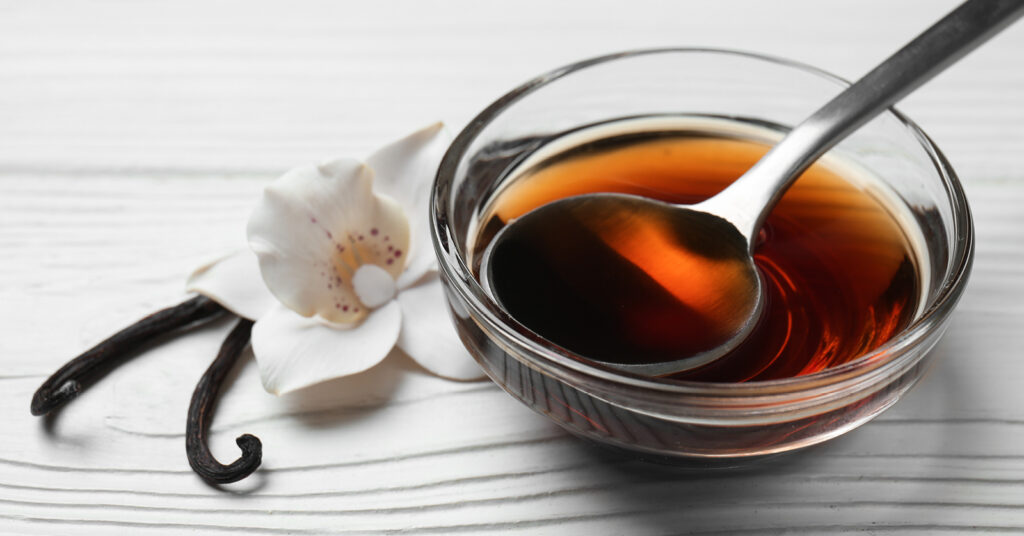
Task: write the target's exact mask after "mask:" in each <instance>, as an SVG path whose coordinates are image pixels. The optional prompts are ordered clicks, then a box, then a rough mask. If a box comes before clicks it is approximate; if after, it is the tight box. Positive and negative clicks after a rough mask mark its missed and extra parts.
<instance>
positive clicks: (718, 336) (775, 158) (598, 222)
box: [481, 0, 1024, 376]
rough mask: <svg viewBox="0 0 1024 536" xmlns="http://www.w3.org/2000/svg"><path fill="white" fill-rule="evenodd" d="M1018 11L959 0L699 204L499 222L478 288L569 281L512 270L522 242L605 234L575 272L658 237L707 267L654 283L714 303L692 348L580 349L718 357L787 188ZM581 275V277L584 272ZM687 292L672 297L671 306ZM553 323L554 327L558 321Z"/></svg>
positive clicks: (757, 307) (587, 204)
mask: <svg viewBox="0 0 1024 536" xmlns="http://www.w3.org/2000/svg"><path fill="white" fill-rule="evenodd" d="M1022 14H1024V0H969V1H967V2H965V3H963V4H962V5H960V6H959V7H958V8H956V9H955V10H954V11H953V12H951V13H949V14H948V15H946V16H945V17H944V18H943V19H942V20H940V21H939V22H937V23H936V24H935V25H933V26H932V27H930V28H929V29H927V30H926V31H925V32H924V33H922V34H921V35H920V36H918V37H917V38H916V39H914V40H913V41H911V42H910V43H909V44H907V45H906V46H904V47H903V48H902V49H900V50H899V51H898V52H896V53H895V54H893V55H892V56H891V57H890V58H889V59H887V60H886V61H884V62H883V63H882V64H880V65H878V66H877V67H875V69H874V70H872V71H871V72H869V73H868V74H867V75H865V76H864V77H863V78H861V79H860V80H859V81H857V82H856V83H855V84H853V85H852V86H850V87H849V88H848V89H846V91H843V92H842V93H840V94H839V95H838V96H837V97H835V98H833V99H832V100H831V101H829V102H828V103H827V104H825V105H824V106H823V107H821V108H820V109H819V110H818V111H816V112H814V113H813V114H812V115H811V116H810V117H808V118H807V119H806V120H804V121H803V122H802V123H800V124H799V125H797V127H796V128H794V129H793V130H792V131H790V132H789V134H788V135H787V136H786V137H785V138H783V139H782V141H780V142H779V143H778V145H776V146H775V147H774V148H773V149H772V150H771V151H769V152H768V153H767V154H766V155H765V156H764V157H763V158H762V159H761V160H760V161H758V162H757V163H756V164H755V165H754V166H753V167H752V168H750V170H748V171H747V172H746V173H744V174H743V176H741V177H740V178H739V179H737V180H736V181H735V182H734V183H732V184H731V185H730V186H729V187H728V188H726V189H725V190H723V191H722V192H720V193H719V194H718V195H716V196H714V197H712V198H711V199H708V200H706V201H704V202H701V203H698V204H695V205H673V204H669V203H663V202H659V201H655V200H652V199H647V198H642V197H637V196H631V195H624V194H611V193H603V194H590V195H581V196H576V197H570V198H566V199H562V200H559V201H555V202H552V203H549V204H547V205H544V206H542V207H539V208H537V209H535V210H533V211H531V212H529V213H527V214H525V215H523V216H522V217H520V218H518V219H516V220H513V221H511V222H509V224H508V225H507V226H506V227H504V228H503V229H502V230H501V232H499V233H498V234H497V235H496V236H495V237H494V239H493V240H492V242H491V243H490V245H489V246H488V248H487V250H486V251H485V253H484V257H483V262H482V265H481V282H482V284H483V286H484V288H485V289H486V290H487V291H488V292H489V293H490V294H491V296H492V297H493V298H494V299H495V300H496V301H497V302H498V303H499V304H500V305H502V306H503V307H505V308H506V309H510V307H508V305H509V304H510V303H512V302H516V301H517V300H519V299H520V297H519V296H518V295H516V294H517V290H521V289H523V288H530V287H529V286H530V285H549V287H548V288H557V285H564V284H566V282H567V281H568V282H569V283H570V284H571V280H560V281H539V280H538V276H537V274H536V273H535V272H532V271H530V270H522V268H523V266H524V265H523V263H524V262H530V261H529V259H523V258H522V252H523V251H524V249H523V248H524V246H529V245H531V244H536V243H540V242H543V241H545V240H546V241H548V242H549V244H550V241H551V240H552V238H551V237H552V236H553V235H557V236H558V239H559V240H560V242H558V244H556V245H554V246H551V247H556V248H558V247H563V246H565V245H567V244H572V245H577V244H588V243H594V242H595V240H594V237H601V239H602V240H603V242H600V243H601V244H607V243H608V237H609V236H612V237H613V239H612V240H613V241H616V244H617V245H615V247H612V248H605V247H602V246H596V247H591V246H587V247H581V249H580V250H579V253H578V255H577V256H576V257H575V258H573V259H572V262H573V263H574V265H575V266H576V267H577V268H580V267H582V269H583V270H584V271H585V270H602V269H603V266H602V265H606V264H607V263H608V262H609V260H610V259H611V262H616V259H615V258H613V256H619V255H620V254H622V252H623V251H624V250H628V251H645V250H644V249H643V248H644V247H646V246H656V245H657V244H665V243H669V244H671V245H672V248H671V249H672V250H675V251H677V252H678V251H679V250H681V251H683V255H684V257H685V258H684V257H680V258H679V262H680V263H697V264H698V265H702V266H705V267H713V268H709V269H705V270H700V271H699V273H698V271H696V270H695V271H691V272H690V273H689V274H687V273H685V271H683V270H680V271H681V272H683V273H679V274H676V275H677V276H678V277H677V278H676V280H675V281H668V282H666V279H668V278H664V277H663V278H661V280H660V282H661V283H662V284H663V285H664V290H665V291H666V292H668V293H669V294H674V295H675V296H682V295H684V294H686V293H687V292H691V291H689V290H686V289H684V288H683V287H685V286H686V285H687V284H688V285H689V287H688V288H693V287H694V285H693V283H694V282H693V281H689V282H687V281H685V280H686V279H687V278H692V277H699V278H700V281H698V282H697V283H699V286H700V288H702V289H704V290H705V291H710V292H711V293H712V294H713V295H716V296H719V297H721V298H722V299H719V300H707V299H705V300H704V302H706V303H703V304H702V305H701V306H700V307H696V308H695V313H696V314H695V315H694V318H696V319H700V320H701V322H703V324H702V326H704V327H702V328H700V329H701V330H700V331H699V332H695V333H696V334H698V335H699V337H697V338H699V339H701V341H700V342H701V345H700V346H699V347H696V348H692V349H690V350H689V352H690V354H689V355H685V356H672V360H670V361H662V362H651V363H647V362H637V363H628V364H624V363H618V362H610V361H606V360H604V359H602V358H601V357H597V356H590V355H585V354H584V356H585V357H588V358H593V359H595V360H598V361H602V362H603V363H604V364H606V365H608V366H610V367H614V368H618V369H622V370H627V371H630V372H634V373H638V374H644V375H651V376H660V375H666V374H671V373H676V372H682V371H686V370H690V369H693V368H696V367H699V366H701V365H704V364H707V363H709V362H711V361H713V360H715V359H717V358H719V357H721V356H722V355H724V354H726V353H727V352H729V351H730V350H732V349H733V348H735V347H736V346H737V345H738V344H740V343H741V342H742V341H743V340H744V338H746V336H747V335H748V334H749V333H750V332H751V330H752V329H753V328H754V326H755V324H756V323H757V320H758V317H759V316H760V314H761V310H762V309H763V307H764V301H765V296H764V289H763V288H762V283H761V278H760V276H759V275H758V271H757V268H756V267H755V265H754V261H753V257H752V250H753V240H752V239H753V238H754V237H756V235H757V233H758V231H759V230H760V228H761V225H762V223H763V222H764V220H765V217H766V216H767V215H768V213H769V212H771V210H772V208H773V207H774V206H775V204H776V203H777V202H778V201H779V199H780V198H781V197H782V195H783V193H784V192H785V191H786V190H787V188H789V186H790V185H791V184H792V183H793V182H794V181H795V180H796V178H797V177H798V176H799V175H800V174H801V173H802V172H803V171H804V170H805V169H807V167H808V166H810V165H811V164H812V163H813V162H814V161H815V160H816V159H817V158H818V157H819V156H821V155H822V154H823V153H824V152H825V151H827V150H828V149H830V148H831V147H832V146H834V145H835V144H836V143H838V142H839V141H841V140H842V139H844V138H845V137H846V136H847V135H849V134H850V133H851V132H853V131H854V130H856V129H857V128H859V127H860V126H861V125H863V124H864V123H866V122H867V121H868V120H870V119H872V118H874V117H875V116H876V115H878V114H879V113H881V112H882V111H883V110H885V109H886V108H888V107H889V106H890V105H892V104H893V103H895V102H896V101H898V100H900V99H901V98H902V97H904V96H905V95H907V94H908V93H910V92H911V91H913V90H914V89H916V88H917V87H918V86H920V85H921V84H923V83H924V82H926V81H928V80H929V79H931V78H932V77H933V76H935V75H936V74H938V73H939V72H941V71H943V70H944V69H945V68H946V67H948V66H949V65H951V64H952V63H954V62H956V61H957V60H959V59H960V58H961V57H963V56H964V55H966V54H967V53H968V52H970V51H971V50H973V49H974V48H975V47H977V46H979V45H980V44H981V43H983V42H985V41H986V40H988V39H989V38H990V37H992V36H993V35H995V34H996V33H999V32H1000V31H1001V30H1003V29H1004V28H1006V27H1007V26H1009V25H1010V24H1011V23H1012V22H1013V21H1015V20H1016V19H1017V18H1018V17H1020V16H1021V15H1022ZM643 240H646V241H647V242H646V243H643V244H641V243H640V242H639V241H643ZM572 247H576V246H572ZM665 250H666V249H665V248H663V251H665ZM677 255H678V253H677ZM626 256H627V257H629V258H628V261H629V263H631V266H636V267H637V268H639V269H640V270H641V271H642V272H643V273H645V274H650V273H651V272H652V271H660V272H662V273H664V272H665V266H664V265H665V259H664V258H658V257H659V256H658V255H653V256H651V255H640V256H639V257H638V256H629V255H626ZM618 261H621V258H618ZM701 263H703V264H701ZM654 264H657V265H658V266H654ZM581 276H582V277H586V276H587V273H586V272H584V273H583V274H582V275H581ZM629 280H630V278H629V277H622V278H620V280H616V279H615V278H614V277H612V278H610V279H608V280H601V282H600V284H601V285H606V286H605V287H602V288H609V289H610V291H611V295H616V296H628V292H629V290H630V289H619V288H614V287H615V286H616V285H624V284H627V283H625V282H624V281H629ZM676 283H679V285H677V284H676ZM551 285H556V286H551ZM676 287H679V288H676ZM535 288H536V287H535ZM503 293H504V295H503ZM704 295H705V296H707V292H704ZM686 299H687V296H682V298H681V300H680V301H686ZM537 307H543V305H539V306H537ZM509 312H510V313H512V314H513V315H515V314H516V313H515V312H514V311H512V310H510V311H509ZM541 313H543V311H541ZM705 320H707V322H704V321H705ZM553 321H554V322H556V323H557V322H559V321H560V319H557V318H556V319H554V320H553ZM709 326H710V327H709ZM527 327H530V326H529V325H528V326H527ZM683 327H684V326H683V325H682V324H680V328H681V329H682V328H683ZM542 335H543V334H542ZM556 342H557V341H556Z"/></svg>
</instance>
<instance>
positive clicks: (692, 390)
mask: <svg viewBox="0 0 1024 536" xmlns="http://www.w3.org/2000/svg"><path fill="white" fill-rule="evenodd" d="M658 54H722V55H728V56H733V57H740V58H745V59H751V60H757V61H761V62H766V63H771V64H774V65H776V66H780V67H787V68H792V69H797V70H800V71H803V72H805V73H808V74H812V75H816V76H818V77H821V78H823V79H825V80H828V81H831V82H833V83H836V84H837V85H838V86H839V87H847V86H849V85H851V83H850V82H849V81H848V80H846V79H844V78H842V77H839V76H837V75H834V74H832V73H830V72H828V71H825V70H823V69H820V68H818V67H815V66H812V65H808V64H806V63H802V62H799V61H794V60H790V59H786V58H780V57H776V56H771V55H766V54H761V53H756V52H747V51H742V50H732V49H725V48H710V47H666V48H649V49H638V50H630V51H625V52H617V53H612V54H605V55H601V56H596V57H592V58H588V59H584V60H581V61H578V62H575V63H572V64H569V65H565V66H562V67H559V68H556V69H553V70H551V71H548V72H546V73H544V74H541V75H539V76H537V77H534V78H532V79H530V80H528V81H527V82H525V83H523V84H520V85H519V86H517V87H515V88H514V89H512V90H511V91H509V92H507V93H506V94H504V95H503V96H501V97H499V98H498V99H497V100H495V101H494V102H493V103H491V104H490V105H489V106H487V107H486V108H485V109H484V110H483V111H481V112H480V113H479V114H477V115H476V117H474V118H473V119H472V120H471V121H470V122H469V123H467V124H466V126H465V127H464V128H463V129H462V131H461V132H460V133H459V134H458V136H457V137H456V138H455V140H454V141H453V142H452V144H451V145H450V146H449V148H448V150H447V152H446V153H445V155H444V158H443V159H442V161H441V164H440V166H439V167H438V171H437V175H436V177H435V180H434V184H433V186H432V188H431V197H430V233H431V241H432V243H433V245H434V251H435V254H436V255H437V258H438V264H439V267H440V270H441V272H442V274H443V275H444V276H445V279H446V281H448V282H449V283H450V284H449V285H448V287H449V288H450V289H452V290H454V292H456V293H458V295H459V297H460V298H461V299H462V301H463V302H464V303H465V304H467V305H468V306H469V307H470V308H471V309H473V312H474V313H475V314H476V315H477V317H478V319H480V320H483V321H485V322H486V323H487V324H488V326H489V327H490V328H492V329H493V330H494V331H497V332H498V333H500V334H501V335H502V336H503V337H506V338H508V339H509V340H515V341H516V342H517V344H520V345H521V346H523V347H524V349H525V350H527V351H528V352H529V353H526V352H522V353H521V354H522V356H523V357H526V358H527V359H529V360H530V361H531V362H532V363H533V364H534V365H535V366H538V367H540V368H542V369H546V370H549V371H551V372H558V370H557V369H561V370H562V371H564V372H568V371H572V372H575V373H580V374H584V375H586V376H588V377H590V378H592V379H595V380H602V381H605V382H610V383H613V384H620V385H622V386H630V387H634V388H640V389H645V390H648V391H660V392H664V393H667V394H673V395H700V396H710V397H729V398H732V397H742V398H744V399H746V398H747V397H749V396H768V397H774V396H777V395H782V394H786V393H792V392H807V391H821V390H823V389H824V391H827V392H835V389H836V388H837V387H838V385H837V384H843V385H845V384H848V383H849V382H850V381H851V380H854V382H855V383H858V384H859V383H860V382H859V381H856V380H857V379H862V380H863V379H867V378H872V379H877V380H878V381H881V380H882V379H884V378H886V377H889V372H891V371H892V370H893V369H904V368H906V367H908V366H910V365H912V364H913V362H916V361H917V360H918V359H920V358H921V357H923V354H924V352H920V353H916V352H911V351H910V350H912V349H913V348H914V347H915V346H916V345H918V344H919V343H922V342H925V341H927V340H928V338H929V336H930V335H932V334H934V333H936V332H938V333H940V334H941V330H942V329H943V327H944V326H945V323H946V320H947V319H948V317H949V314H950V313H951V312H952V310H953V309H954V307H955V306H956V304H957V302H958V301H959V299H960V297H961V296H962V294H963V291H964V289H965V287H966V283H967V279H968V277H969V275H970V271H971V267H972V265H973V259H974V224H973V218H972V216H971V211H970V207H969V206H968V204H967V198H966V195H965V193H964V191H963V187H962V185H961V183H960V181H959V179H958V177H957V176H956V173H955V172H954V170H953V168H952V166H951V165H950V164H949V161H948V160H947V159H946V157H945V155H943V153H942V152H941V151H940V150H939V148H938V147H937V146H936V145H935V143H934V142H933V141H932V139H931V138H930V137H929V136H928V135H927V134H926V133H925V132H924V131H923V130H922V129H921V128H920V127H919V126H918V125H917V124H916V123H915V122H914V121H912V120H911V119H910V118H908V117H907V116H905V115H904V114H903V113H901V112H900V111H898V110H897V109H896V108H895V107H890V108H889V109H888V110H887V111H885V112H883V114H880V116H881V115H885V114H889V115H890V116H892V117H894V118H895V119H896V120H898V121H899V122H900V123H901V124H902V125H903V126H904V127H906V128H907V130H908V132H909V133H910V134H911V135H912V136H914V137H915V138H916V139H917V141H918V143H919V144H920V146H921V147H922V149H924V151H925V153H926V154H927V156H928V158H929V159H930V160H931V162H932V164H933V166H934V167H935V170H936V172H937V175H938V178H939V180H940V181H941V183H942V185H943V187H944V190H945V193H946V199H947V200H948V201H949V203H950V206H951V208H952V221H953V231H954V232H955V235H956V236H955V237H954V240H953V244H954V247H953V248H951V250H950V261H949V265H948V266H950V267H951V269H949V271H948V275H947V276H946V277H944V278H943V279H942V281H941V283H940V287H939V295H938V296H937V297H936V299H935V300H934V301H932V302H931V303H929V304H928V307H927V308H926V309H925V310H924V311H923V312H922V313H921V315H920V316H919V317H918V318H917V319H916V320H915V321H914V322H913V323H911V324H910V325H909V326H907V327H906V328H904V329H903V330H902V331H901V332H900V333H899V334H898V335H896V336H895V337H893V338H892V339H890V340H889V341H887V342H886V343H885V344H883V345H881V346H879V347H878V348H875V349H874V350H872V351H871V352H868V353H866V354H863V355H861V356H860V357H858V358H856V359H854V360H851V361H849V362H847V363H844V364H842V365H839V366H836V367H832V368H828V369H825V370H823V371H819V372H815V373H812V374H807V375H803V376H795V377H791V378H782V379H776V380H763V381H751V382H734V383H728V382H702V381H692V380H676V379H670V378H659V377H646V376H640V375H636V374H632V373H628V372H623V371H620V370H617V369H613V368H610V367H607V366H603V365H601V364H599V363H596V362H593V361H590V360H588V359H586V358H584V357H582V356H580V355H578V354H575V353H573V352H571V351H569V350H567V349H565V348H562V347H560V346H558V345H555V344H553V343H551V342H549V341H547V340H546V339H544V338H542V337H540V336H538V335H536V334H535V333H533V332H532V331H530V330H529V329H528V328H526V327H525V326H523V325H522V324H520V323H519V322H518V321H516V320H515V319H514V318H512V317H510V316H509V315H508V314H507V313H505V312H504V311H503V310H501V309H500V308H499V307H498V306H497V305H496V304H495V303H493V301H492V300H490V298H488V297H487V295H486V293H485V292H484V290H483V288H482V287H481V286H480V284H479V282H478V281H477V280H476V278H474V277H473V276H472V272H471V270H470V269H469V267H468V266H467V265H466V263H465V259H464V258H463V257H462V256H461V255H458V254H457V253H458V250H459V247H458V245H456V244H450V237H452V236H453V235H454V229H452V228H451V223H450V222H451V220H450V219H449V218H448V197H449V195H450V193H451V191H452V188H451V186H452V181H453V179H454V177H455V175H456V172H457V171H458V167H459V161H460V160H461V159H462V157H463V156H464V155H465V154H466V151H467V150H468V149H469V147H470V146H471V145H472V143H473V142H474V141H475V140H476V137H477V136H478V135H479V134H480V132H481V131H482V130H484V129H485V128H486V127H487V126H488V125H489V124H490V123H491V121H492V120H493V119H494V118H495V117H497V116H498V115H499V114H501V113H502V112H503V111H504V110H505V109H507V108H508V107H510V106H511V105H512V104H514V103H515V102H517V101H519V100H520V99H522V98H523V97H525V96H526V95H529V94H530V93H532V92H534V91H536V90H538V89H540V88H542V87H544V86H545V85H547V84H549V83H551V82H554V81H556V80H559V79H561V78H564V77H566V76H568V75H570V74H572V73H575V72H577V71H580V70H583V69H586V68H588V67H591V66H594V65H599V64H604V63H609V62H613V61H617V60H623V59H630V58H635V57H640V56H653V55H658ZM449 245H450V246H452V247H453V249H452V250H451V251H450V252H449V251H448V246H449ZM517 354H520V353H519V352H517ZM905 356H906V357H905ZM901 357H904V359H901ZM907 359H912V362H910V363H908V362H906V361H907ZM553 368H554V369H556V370H552V369H553ZM871 383H874V382H871Z"/></svg>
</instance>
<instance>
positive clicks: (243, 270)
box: [185, 249, 277, 320]
mask: <svg viewBox="0 0 1024 536" xmlns="http://www.w3.org/2000/svg"><path fill="white" fill-rule="evenodd" d="M185 289H186V290H188V291H189V292H198V293H199V294H202V295H204V296H206V297H208V298H210V299H212V300H213V301H215V302H217V303H219V304H221V305H223V306H224V308H225V309H227V310H229V311H231V312H232V313H235V314H236V315H238V316H241V317H243V318H248V319H249V320H255V319H257V318H259V317H261V316H263V313H265V312H267V311H268V310H270V308H271V307H274V306H275V305H276V304H277V300H276V299H275V298H274V296H273V295H272V294H270V291H268V290H267V286H266V284H264V283H263V277H262V276H261V275H260V266H259V262H258V261H257V260H256V255H254V254H253V253H252V251H249V250H248V249H244V250H241V251H238V252H235V253H233V254H230V255H227V256H225V257H221V258H220V259H217V260H215V261H213V262H210V263H207V264H204V265H203V266H200V267H199V268H197V269H196V271H194V272H192V275H190V276H189V278H188V282H187V283H185Z"/></svg>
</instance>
